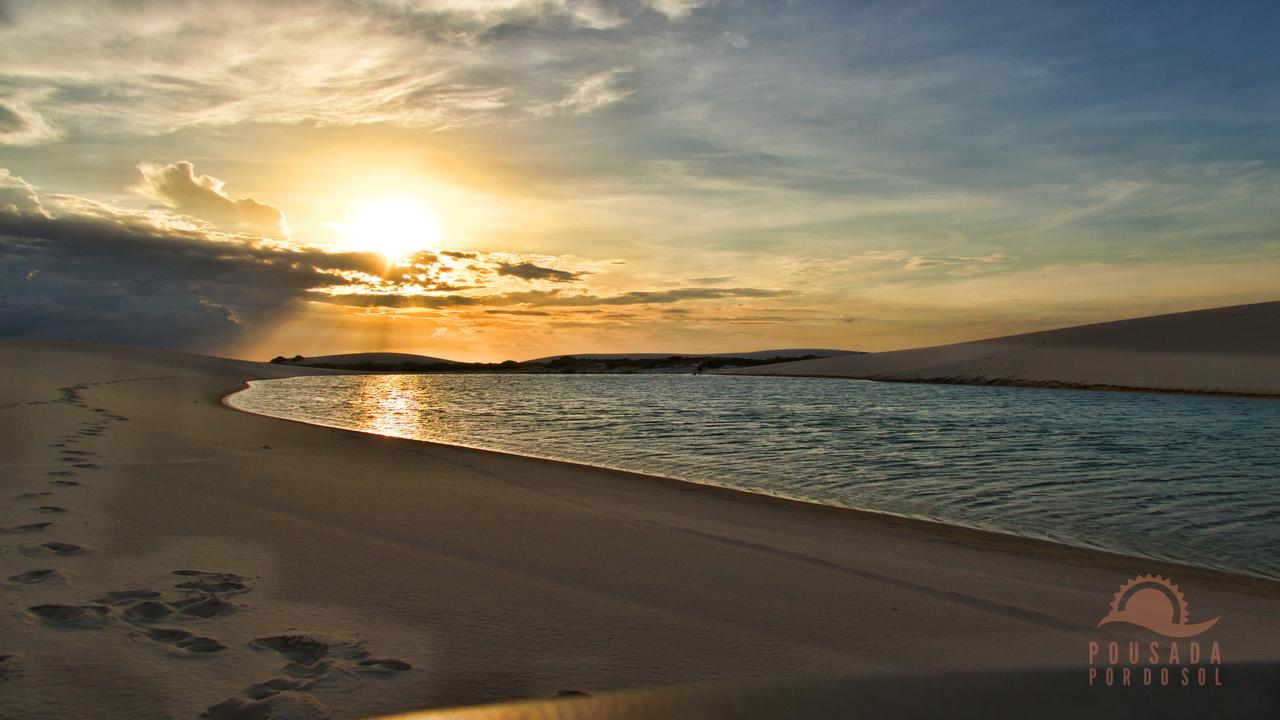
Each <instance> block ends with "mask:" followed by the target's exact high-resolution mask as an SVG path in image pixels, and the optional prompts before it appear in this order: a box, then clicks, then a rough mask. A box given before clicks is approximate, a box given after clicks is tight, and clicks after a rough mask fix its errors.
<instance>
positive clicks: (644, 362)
mask: <svg viewBox="0 0 1280 720" xmlns="http://www.w3.org/2000/svg"><path fill="white" fill-rule="evenodd" d="M818 357H820V356H819V355H802V356H797V357H782V356H776V357H771V358H745V357H710V356H697V355H669V356H667V357H662V358H607V359H604V358H579V357H575V356H573V355H563V356H561V357H558V358H553V359H551V360H539V361H532V360H530V361H525V362H517V361H515V360H504V361H503V362H500V363H461V362H402V363H323V362H315V363H312V362H307V359H306V358H305V357H303V356H301V355H295V356H293V357H291V358H286V357H284V356H279V357H275V358H272V360H271V362H273V363H275V364H277V365H301V366H304V367H317V368H330V369H334V370H361V371H366V372H394V373H522V374H527V375H545V374H562V375H563V374H574V373H582V374H615V375H635V374H644V373H697V372H702V371H703V370H715V369H718V368H726V367H753V366H756V365H771V364H773V363H782V362H793V361H795V360H813V359H815V358H818Z"/></svg>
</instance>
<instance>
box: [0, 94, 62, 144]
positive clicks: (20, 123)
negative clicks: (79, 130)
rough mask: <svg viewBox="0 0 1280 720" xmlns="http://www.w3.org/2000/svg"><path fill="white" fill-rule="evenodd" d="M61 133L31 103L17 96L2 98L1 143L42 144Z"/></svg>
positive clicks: (59, 135)
mask: <svg viewBox="0 0 1280 720" xmlns="http://www.w3.org/2000/svg"><path fill="white" fill-rule="evenodd" d="M59 137H61V134H60V133H59V132H58V131H57V130H55V129H54V128H53V127H52V126H50V125H49V123H48V122H47V121H46V120H45V119H44V116H43V115H41V114H40V113H38V112H36V111H35V110H34V109H33V108H32V107H31V106H30V105H28V104H27V103H26V102H23V101H22V100H19V99H17V98H0V145H40V144H42V143H46V142H49V141H51V140H56V139H58V138H59Z"/></svg>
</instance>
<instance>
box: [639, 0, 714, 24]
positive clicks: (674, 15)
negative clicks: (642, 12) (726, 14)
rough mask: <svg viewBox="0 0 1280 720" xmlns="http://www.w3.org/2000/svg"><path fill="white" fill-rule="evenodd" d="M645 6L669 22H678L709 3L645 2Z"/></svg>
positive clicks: (679, 0)
mask: <svg viewBox="0 0 1280 720" xmlns="http://www.w3.org/2000/svg"><path fill="white" fill-rule="evenodd" d="M645 4H646V5H648V6H649V7H650V8H652V9H653V10H654V11H656V12H659V13H662V14H663V15H666V16H667V18H668V19H670V20H679V19H681V18H684V17H686V16H688V15H689V14H690V13H692V12H693V11H694V10H697V9H698V8H700V7H705V6H707V5H710V4H711V3H710V2H708V0H646V2H645Z"/></svg>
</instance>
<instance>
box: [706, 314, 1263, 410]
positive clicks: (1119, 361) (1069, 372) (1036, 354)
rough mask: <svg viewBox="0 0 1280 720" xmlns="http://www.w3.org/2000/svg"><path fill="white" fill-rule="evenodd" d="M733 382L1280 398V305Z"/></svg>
mask: <svg viewBox="0 0 1280 720" xmlns="http://www.w3.org/2000/svg"><path fill="white" fill-rule="evenodd" d="M723 372H729V373H735V374H746V375H803V376H821V377H849V378H861V379H867V380H888V381H898V382H948V383H964V384H979V385H983V384H990V385H1026V386H1047V387H1077V388H1099V389H1131V390H1166V391H1177V392H1200V393H1224V394H1246V395H1280V302H1269V303H1258V304H1254V305H1237V306H1233V307H1225V308H1214V309H1211V310H1198V311H1195V312H1185V313H1174V314H1170V315H1156V316H1153V317H1144V318H1137V319H1132V320H1119V321H1116V322H1107V323H1098V324H1094V325H1080V326H1076V327H1069V328H1063V329H1059V330H1049V331H1045V332H1037V333H1027V334H1023V335H1010V336H1008V337H1000V338H993V339H989V340H978V341H974V342H965V343H955V344H952V345H940V346H937V347H927V348H918V349H914V350H899V351H895V352H879V353H868V354H865V355H845V356H840V357H834V358H820V359H817V360H802V361H798V362H790V363H779V364H776V365H767V366H761V367H753V368H742V369H735V370H726V371H723Z"/></svg>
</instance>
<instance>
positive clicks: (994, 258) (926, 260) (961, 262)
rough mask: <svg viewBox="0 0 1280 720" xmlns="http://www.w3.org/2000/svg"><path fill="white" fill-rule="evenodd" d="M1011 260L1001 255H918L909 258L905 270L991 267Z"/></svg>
mask: <svg viewBox="0 0 1280 720" xmlns="http://www.w3.org/2000/svg"><path fill="white" fill-rule="evenodd" d="M1007 260H1009V256H1007V255H1003V254H1000V253H993V254H991V255H960V256H942V255H917V256H914V257H909V258H907V260H906V262H904V263H903V265H902V269H903V270H927V269H930V268H969V267H974V266H981V265H991V264H994V263H1000V262H1005V261H1007Z"/></svg>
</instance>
